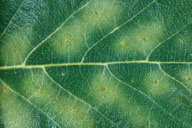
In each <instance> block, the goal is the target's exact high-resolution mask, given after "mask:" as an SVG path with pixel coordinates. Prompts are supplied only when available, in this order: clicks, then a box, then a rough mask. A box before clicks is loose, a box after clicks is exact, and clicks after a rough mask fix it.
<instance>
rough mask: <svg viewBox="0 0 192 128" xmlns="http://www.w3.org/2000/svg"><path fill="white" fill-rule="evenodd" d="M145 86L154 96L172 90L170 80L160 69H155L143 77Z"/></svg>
mask: <svg viewBox="0 0 192 128" xmlns="http://www.w3.org/2000/svg"><path fill="white" fill-rule="evenodd" d="M143 85H144V88H145V89H146V90H147V91H148V92H149V93H151V94H152V95H154V96H157V95H161V94H164V93H168V92H171V87H170V80H169V79H168V77H167V76H166V75H165V74H163V73H162V72H161V71H159V70H153V71H151V72H148V74H147V75H146V76H145V77H144V78H143Z"/></svg>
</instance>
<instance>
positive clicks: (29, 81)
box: [21, 72, 56, 103]
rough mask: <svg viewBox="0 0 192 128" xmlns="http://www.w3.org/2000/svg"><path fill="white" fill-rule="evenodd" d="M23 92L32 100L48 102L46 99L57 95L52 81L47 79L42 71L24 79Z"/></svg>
mask: <svg viewBox="0 0 192 128" xmlns="http://www.w3.org/2000/svg"><path fill="white" fill-rule="evenodd" d="M22 85H23V86H22V89H21V91H22V93H23V95H25V96H26V97H28V98H29V99H30V100H38V102H42V103H46V100H47V99H48V98H49V97H51V96H52V95H55V93H56V92H55V90H54V89H53V86H52V84H51V83H50V81H48V80H47V78H46V77H45V75H44V74H43V73H42V72H38V73H33V74H32V75H28V76H27V77H26V78H25V79H23V83H22Z"/></svg>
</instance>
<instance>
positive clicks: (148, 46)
mask: <svg viewBox="0 0 192 128" xmlns="http://www.w3.org/2000/svg"><path fill="white" fill-rule="evenodd" d="M164 29H165V28H164V25H163V24H162V23H160V22H152V23H150V24H141V25H138V26H134V27H132V28H129V29H127V30H125V31H124V32H123V34H122V35H121V36H120V37H119V39H118V40H117V41H116V42H114V44H113V49H114V51H115V52H116V53H118V54H120V55H127V54H135V52H136V53H139V54H142V55H144V56H147V55H148V54H149V53H150V51H151V50H152V49H153V48H155V47H156V46H157V45H158V44H159V43H160V40H161V38H162V37H163V36H164Z"/></svg>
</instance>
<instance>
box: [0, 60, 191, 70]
mask: <svg viewBox="0 0 192 128" xmlns="http://www.w3.org/2000/svg"><path fill="white" fill-rule="evenodd" d="M118 64H192V62H191V61H189V62H184V61H146V60H137V61H114V62H84V63H82V62H74V63H55V64H39V65H12V66H0V70H6V69H33V68H47V67H60V66H61V67H62V66H106V65H118Z"/></svg>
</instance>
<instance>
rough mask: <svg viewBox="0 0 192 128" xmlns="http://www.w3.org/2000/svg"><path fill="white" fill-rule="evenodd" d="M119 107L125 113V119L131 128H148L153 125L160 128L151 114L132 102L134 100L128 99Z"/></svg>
mask: <svg viewBox="0 0 192 128" xmlns="http://www.w3.org/2000/svg"><path fill="white" fill-rule="evenodd" d="M121 107H122V108H121V109H122V110H124V111H125V117H126V118H127V119H128V120H129V121H130V122H131V124H132V126H133V128H142V127H148V126H149V125H151V126H153V125H154V124H155V125H156V126H158V127H159V128H160V126H159V123H158V122H157V121H156V120H155V118H154V117H153V116H152V115H151V112H150V111H149V110H146V109H145V108H144V107H143V106H141V105H138V104H137V103H136V102H134V99H131V98H130V99H128V100H126V102H124V104H123V105H122V106H121Z"/></svg>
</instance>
